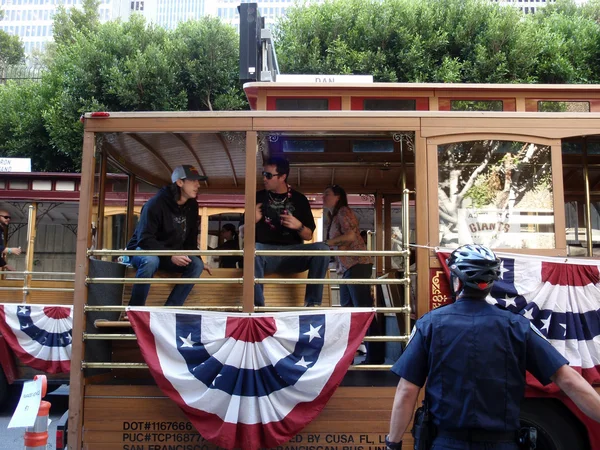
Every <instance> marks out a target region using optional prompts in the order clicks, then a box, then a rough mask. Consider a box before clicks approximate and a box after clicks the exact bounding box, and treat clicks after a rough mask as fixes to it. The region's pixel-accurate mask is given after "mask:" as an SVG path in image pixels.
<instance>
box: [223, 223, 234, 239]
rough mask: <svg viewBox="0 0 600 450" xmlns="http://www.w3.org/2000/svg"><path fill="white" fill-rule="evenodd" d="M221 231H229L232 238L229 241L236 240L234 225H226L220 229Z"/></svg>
mask: <svg viewBox="0 0 600 450" xmlns="http://www.w3.org/2000/svg"><path fill="white" fill-rule="evenodd" d="M221 230H225V231H229V232H230V233H231V236H232V238H231V239H232V240H234V241H235V240H236V239H237V238H238V233H237V230H236V229H235V225H234V224H232V223H226V224H225V225H223V226H222V227H221Z"/></svg>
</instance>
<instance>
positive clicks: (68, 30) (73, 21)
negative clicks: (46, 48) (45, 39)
mask: <svg viewBox="0 0 600 450" xmlns="http://www.w3.org/2000/svg"><path fill="white" fill-rule="evenodd" d="M99 5H100V0H83V1H82V3H81V9H79V8H70V9H69V10H67V9H66V8H65V7H64V6H63V5H60V6H59V7H58V9H57V11H56V14H54V22H53V24H52V36H53V37H54V42H55V43H56V44H59V45H61V44H63V45H68V44H70V43H72V42H74V41H75V36H76V35H77V34H78V33H83V34H90V33H93V32H94V31H96V30H97V29H98V26H99V25H100V15H99V13H98V6H99Z"/></svg>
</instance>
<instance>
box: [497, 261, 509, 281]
mask: <svg viewBox="0 0 600 450" xmlns="http://www.w3.org/2000/svg"><path fill="white" fill-rule="evenodd" d="M506 272H510V270H509V269H507V268H505V267H504V260H502V262H501V263H500V277H499V278H500V279H501V280H504V273H506Z"/></svg>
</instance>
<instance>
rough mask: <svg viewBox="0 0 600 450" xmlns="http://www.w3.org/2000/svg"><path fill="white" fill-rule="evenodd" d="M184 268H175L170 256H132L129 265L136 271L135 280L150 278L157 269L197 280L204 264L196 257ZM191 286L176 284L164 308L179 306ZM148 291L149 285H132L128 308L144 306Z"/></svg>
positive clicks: (191, 257)
mask: <svg viewBox="0 0 600 450" xmlns="http://www.w3.org/2000/svg"><path fill="white" fill-rule="evenodd" d="M189 258H190V259H191V260H192V261H191V262H190V263H189V264H188V265H187V266H185V267H180V266H176V265H175V264H173V262H172V261H171V257H170V256H134V257H133V258H131V265H132V266H133V267H135V268H136V269H137V273H136V274H135V277H136V278H152V277H153V276H154V274H155V273H156V271H157V270H158V269H161V270H165V271H167V272H176V273H180V274H181V276H182V278H198V277H199V276H200V274H202V271H203V270H204V263H203V262H202V260H201V259H200V258H198V257H197V256H190V257H189ZM193 287H194V285H193V284H176V285H175V287H174V288H173V290H172V291H171V294H170V295H169V298H168V299H167V303H165V306H181V305H183V303H184V302H185V299H186V298H187V296H188V295H189V293H190V292H191V290H192V289H193ZM149 291H150V285H149V284H134V285H133V287H132V289H131V300H129V306H144V305H145V304H146V297H148V292H149Z"/></svg>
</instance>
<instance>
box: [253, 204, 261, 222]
mask: <svg viewBox="0 0 600 450" xmlns="http://www.w3.org/2000/svg"><path fill="white" fill-rule="evenodd" d="M255 214H256V223H258V222H260V219H262V203H257V204H256V213H255Z"/></svg>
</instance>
